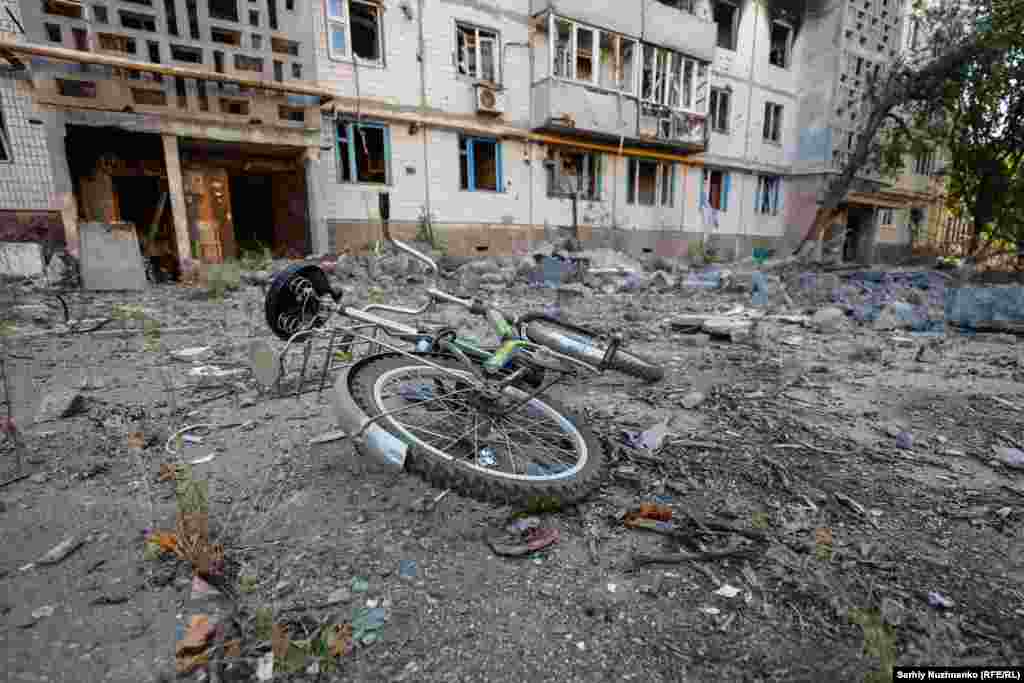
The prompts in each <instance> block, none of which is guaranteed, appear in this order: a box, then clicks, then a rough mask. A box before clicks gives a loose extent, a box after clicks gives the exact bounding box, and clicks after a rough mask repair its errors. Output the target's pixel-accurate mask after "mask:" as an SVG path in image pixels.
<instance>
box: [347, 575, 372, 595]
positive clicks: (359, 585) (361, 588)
mask: <svg viewBox="0 0 1024 683" xmlns="http://www.w3.org/2000/svg"><path fill="white" fill-rule="evenodd" d="M351 588H352V592H353V593H365V592H366V591H368V590H370V582H369V581H367V580H366V579H364V578H362V577H360V576H353V577H352V584H351Z"/></svg>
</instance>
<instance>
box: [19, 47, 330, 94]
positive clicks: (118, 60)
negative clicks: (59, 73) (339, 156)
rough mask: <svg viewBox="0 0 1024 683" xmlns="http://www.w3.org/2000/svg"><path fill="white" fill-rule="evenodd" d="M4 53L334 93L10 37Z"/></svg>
mask: <svg viewBox="0 0 1024 683" xmlns="http://www.w3.org/2000/svg"><path fill="white" fill-rule="evenodd" d="M4 52H10V53H16V54H23V55H34V56H36V57H47V58H49V59H56V60H58V61H64V62H75V63H78V64H97V65H101V66H111V67H116V68H119V69H133V70H135V71H146V72H149V73H157V74H163V75H164V76H177V77H179V78H193V79H195V80H198V81H213V82H219V83H235V84H237V85H240V86H243V87H246V88H253V89H262V90H271V91H274V92H280V93H285V94H292V95H308V96H311V97H318V98H320V103H321V104H324V103H326V102H329V101H330V100H332V99H334V93H332V92H331V91H329V90H326V89H324V88H320V87H317V86H311V85H302V84H301V83H278V82H277V81H264V80H261V79H258V78H239V77H238V76H230V75H228V74H219V73H217V72H215V71H204V70H203V69H188V68H184V67H180V66H167V65H165V64H151V63H149V62H140V61H137V60H134V59H125V58H124V57H113V56H111V55H103V54H98V53H96V52H83V51H81V50H70V49H68V48H64V47H53V46H50V45H37V44H35V43H22V42H17V41H13V40H5V39H0V54H2V53H4Z"/></svg>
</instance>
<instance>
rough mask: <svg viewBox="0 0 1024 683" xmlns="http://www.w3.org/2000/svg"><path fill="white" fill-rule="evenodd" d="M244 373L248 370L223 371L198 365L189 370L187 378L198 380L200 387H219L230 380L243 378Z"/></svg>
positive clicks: (215, 367)
mask: <svg viewBox="0 0 1024 683" xmlns="http://www.w3.org/2000/svg"><path fill="white" fill-rule="evenodd" d="M246 372H248V370H245V369H243V368H230V369H224V368H220V367H218V366H216V365H200V366H199V367H197V368H192V369H191V370H189V372H188V376H189V377H191V378H192V379H195V380H198V381H199V386H201V387H211V386H220V385H222V384H225V383H227V382H229V381H230V380H233V379H239V378H241V377H244V376H245V373H246Z"/></svg>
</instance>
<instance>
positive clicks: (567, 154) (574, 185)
mask: <svg viewBox="0 0 1024 683" xmlns="http://www.w3.org/2000/svg"><path fill="white" fill-rule="evenodd" d="M548 161H549V165H548V196H549V197H571V196H573V194H574V193H576V192H579V197H580V199H589V200H597V199H599V198H600V194H601V155H600V154H598V153H596V152H578V151H574V150H561V149H557V150H556V149H552V150H549V152H548Z"/></svg>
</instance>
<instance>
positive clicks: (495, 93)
mask: <svg viewBox="0 0 1024 683" xmlns="http://www.w3.org/2000/svg"><path fill="white" fill-rule="evenodd" d="M476 110H477V111H478V112H484V113H487V114H501V113H503V112H504V111H505V93H503V92H501V91H499V90H497V89H496V88H492V87H488V86H486V85H478V86H476Z"/></svg>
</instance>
